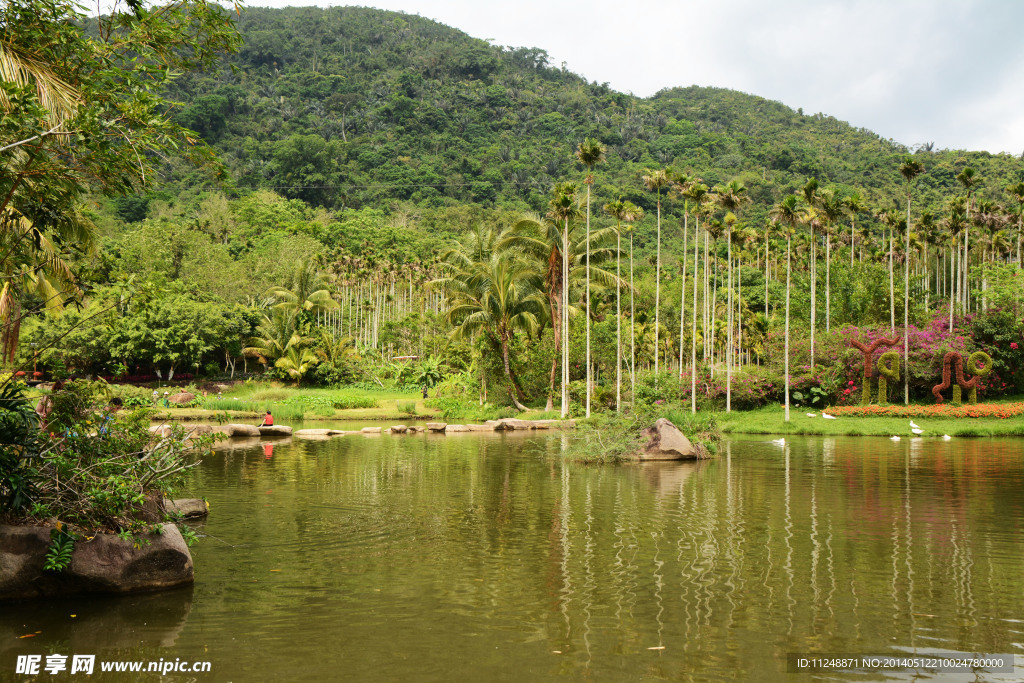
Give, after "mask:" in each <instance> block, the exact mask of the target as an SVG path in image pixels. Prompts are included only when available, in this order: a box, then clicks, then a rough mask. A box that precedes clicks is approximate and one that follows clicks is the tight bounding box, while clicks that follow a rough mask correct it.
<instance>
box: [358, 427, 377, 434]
mask: <svg viewBox="0 0 1024 683" xmlns="http://www.w3.org/2000/svg"><path fill="white" fill-rule="evenodd" d="M359 431H361V432H362V433H363V434H380V432H381V428H380V427H363V428H362V429H360V430H359Z"/></svg>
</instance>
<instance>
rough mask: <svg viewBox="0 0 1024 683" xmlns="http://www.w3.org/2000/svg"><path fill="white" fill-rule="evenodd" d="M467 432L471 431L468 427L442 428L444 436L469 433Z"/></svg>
mask: <svg viewBox="0 0 1024 683" xmlns="http://www.w3.org/2000/svg"><path fill="white" fill-rule="evenodd" d="M469 431H472V430H471V429H470V428H469V427H467V426H466V425H446V426H445V428H444V433H445V434H447V433H448V432H469Z"/></svg>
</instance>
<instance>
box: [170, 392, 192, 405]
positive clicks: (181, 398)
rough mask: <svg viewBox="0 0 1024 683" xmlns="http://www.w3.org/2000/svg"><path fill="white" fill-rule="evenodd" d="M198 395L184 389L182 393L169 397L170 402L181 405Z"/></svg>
mask: <svg viewBox="0 0 1024 683" xmlns="http://www.w3.org/2000/svg"><path fill="white" fill-rule="evenodd" d="M195 398H196V395H195V394H193V393H190V392H188V391H183V392H181V393H180V394H175V395H174V396H171V397H169V398H168V399H167V402H168V403H174V404H175V405H181V404H182V403H188V402H189V401H194V400H195Z"/></svg>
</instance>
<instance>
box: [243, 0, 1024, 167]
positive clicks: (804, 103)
mask: <svg viewBox="0 0 1024 683" xmlns="http://www.w3.org/2000/svg"><path fill="white" fill-rule="evenodd" d="M250 4H258V5H271V6H284V5H287V4H296V3H295V2H288V1H286V0H264V1H263V2H261V1H260V0H254V2H252V3H250ZM304 4H305V3H304ZM308 4H314V3H313V2H310V3H308ZM315 4H320V5H322V6H326V5H327V4H328V3H327V2H325V1H321V2H318V3H315ZM375 6H377V7H380V8H381V9H391V10H399V11H404V12H408V13H410V14H417V13H418V14H420V15H422V16H424V17H428V18H432V19H437V20H438V21H440V22H442V23H444V24H448V25H449V26H454V27H455V28H458V29H461V30H463V31H465V32H466V33H468V34H470V35H472V36H474V37H477V38H491V39H493V40H494V42H495V43H496V44H500V45H514V46H529V47H539V48H543V49H545V50H547V51H548V53H549V55H550V56H551V63H552V65H554V66H559V65H560V64H561V63H562V62H563V61H564V62H566V65H567V67H568V68H569V69H570V70H572V71H575V72H576V73H579V74H581V75H583V76H584V77H586V78H587V79H589V80H593V81H598V82H602V83H603V82H608V83H609V84H610V85H611V86H612V87H613V88H615V89H617V90H622V91H627V92H633V93H635V94H637V95H641V96H649V95H652V94H653V93H655V92H657V91H658V90H660V89H662V88H666V87H672V86H687V85H692V84H697V85H710V86H717V87H724V88H734V89H737V90H742V91H744V92H750V93H754V94H757V95H761V96H763V97H767V98H770V99H774V100H779V101H781V102H783V103H784V104H786V105H788V106H791V107H793V108H798V107H802V108H803V109H804V111H806V112H818V111H821V112H824V113H825V114H829V115H832V116H835V117H837V118H840V119H843V120H846V121H849V122H850V123H851V124H852V125H854V126H857V127H864V128H869V129H871V130H873V131H875V132H877V133H878V134H879V135H881V136H883V137H886V138H890V137H891V138H893V139H895V140H898V141H900V142H903V143H905V144H915V143H919V142H929V141H930V142H935V143H936V145H937V146H938V147H950V148H966V149H984V150H988V151H991V152H1001V151H1009V152H1011V153H1014V154H1020V153H1021V151H1022V150H1024V125H1022V114H1021V112H1024V87H1021V83H1022V82H1024V80H1022V78H1021V77H1022V75H1024V41H1021V40H1020V39H1019V37H1018V36H1017V35H1016V33H1018V32H1019V31H1020V30H1021V28H1022V27H1024V3H1021V2H1010V1H1006V0H905V1H900V0H887V1H883V0H833V1H831V2H827V1H825V0H818V1H817V2H814V1H810V0H714V1H712V2H707V1H706V0H705V1H701V2H696V1H693V0H687V1H685V2H668V1H665V0H655V1H653V2H646V3H627V2H623V1H622V0H593V1H591V2H581V1H572V2H559V1H557V0H547V1H542V0H520V1H519V2H516V3H500V4H499V3H493V4H492V3H487V4H481V3H478V2H470V1H468V0H377V2H376V3H375Z"/></svg>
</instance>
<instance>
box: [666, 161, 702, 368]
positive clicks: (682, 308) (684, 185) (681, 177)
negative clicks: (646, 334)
mask: <svg viewBox="0 0 1024 683" xmlns="http://www.w3.org/2000/svg"><path fill="white" fill-rule="evenodd" d="M672 182H673V185H674V186H675V188H676V190H677V191H678V192H679V195H680V196H681V197H683V257H682V259H681V261H680V272H681V276H682V279H681V285H680V287H679V379H680V380H682V379H683V338H684V334H683V329H684V325H685V320H686V240H687V236H688V235H689V223H690V201H689V198H688V197H687V196H686V191H687V189H688V188H689V187H690V186H691V185H693V184H694V183H696V182H698V181H697V179H696V178H694V177H693V176H690V175H687V174H686V173H678V174H676V176H675V177H674V178H673V181H672ZM695 239H696V238H695Z"/></svg>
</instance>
